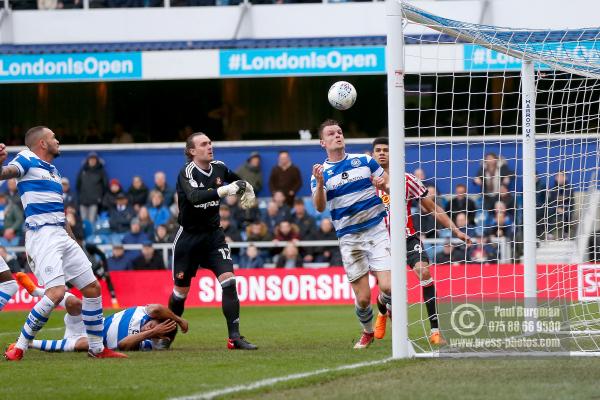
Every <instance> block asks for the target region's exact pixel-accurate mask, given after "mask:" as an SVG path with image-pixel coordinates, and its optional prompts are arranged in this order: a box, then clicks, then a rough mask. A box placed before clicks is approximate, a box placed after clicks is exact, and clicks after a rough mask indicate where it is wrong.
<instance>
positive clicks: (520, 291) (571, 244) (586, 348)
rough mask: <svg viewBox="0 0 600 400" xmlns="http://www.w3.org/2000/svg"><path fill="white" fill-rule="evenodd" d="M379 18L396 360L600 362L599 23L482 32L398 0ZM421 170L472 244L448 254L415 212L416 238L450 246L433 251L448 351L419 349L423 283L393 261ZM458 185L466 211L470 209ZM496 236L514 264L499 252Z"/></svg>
mask: <svg viewBox="0 0 600 400" xmlns="http://www.w3.org/2000/svg"><path fill="white" fill-rule="evenodd" d="M386 10H387V11H386V12H387V47H386V68H387V90H388V120H389V123H388V132H389V144H390V154H391V157H390V177H391V179H390V194H391V196H390V197H391V207H390V212H391V242H392V246H391V247H392V302H393V304H394V313H393V319H392V356H393V357H394V358H408V357H437V356H449V357H464V356H506V355H530V356H535V355H542V356H543V355H586V356H598V355H600V265H599V266H598V267H596V266H595V263H594V262H595V261H599V262H600V225H598V224H597V221H598V220H599V218H598V211H599V210H598V208H599V204H600V194H599V192H598V178H599V176H598V169H599V168H600V155H599V153H600V28H589V29H578V30H565V31H541V30H527V29H522V28H502V27H495V26H487V25H479V24H472V23H466V22H461V21H456V20H451V19H447V18H444V17H442V16H438V15H434V14H431V13H429V12H427V11H425V10H422V9H419V8H418V7H415V6H413V5H411V4H410V3H408V2H405V1H401V0H387V8H386ZM407 137H410V138H411V140H410V141H409V142H408V141H407V140H406V138H407ZM415 138H416V140H413V139H415ZM415 169H420V170H421V171H425V172H426V175H427V183H426V184H427V185H429V186H433V188H430V194H431V196H432V198H434V199H435V201H436V203H439V204H440V206H442V208H444V207H446V209H447V210H448V209H449V210H450V211H449V214H450V213H452V214H451V215H452V219H453V220H454V219H455V217H456V218H457V220H460V221H461V222H460V223H461V229H464V231H465V232H468V233H469V234H470V235H471V236H473V237H474V239H475V240H474V243H475V244H474V245H473V246H461V245H457V244H456V243H455V241H456V240H455V239H452V238H451V235H448V232H444V229H442V228H443V227H440V226H439V225H438V223H437V222H435V217H432V216H431V215H429V216H428V215H424V214H423V211H422V210H421V209H419V208H418V206H417V207H415V206H414V204H413V208H412V210H413V211H412V212H413V215H412V217H408V218H412V219H413V221H414V222H415V224H416V225H417V226H418V227H419V228H420V233H421V235H422V236H425V235H426V236H427V237H428V238H433V237H435V238H440V237H441V238H446V239H447V243H446V244H445V245H444V246H441V247H437V248H433V249H431V248H429V249H428V256H429V259H430V260H431V261H432V264H435V266H432V268H431V270H432V275H433V277H434V281H435V285H436V293H437V294H436V296H437V298H436V300H437V302H438V308H437V314H438V316H439V323H440V331H441V332H442V333H443V334H444V336H448V337H447V338H446V340H447V341H448V343H447V344H446V345H442V346H438V345H434V344H431V343H429V341H428V340H427V339H428V335H429V329H430V326H429V325H430V321H431V315H430V313H429V310H427V311H426V310H425V307H424V306H423V305H422V302H423V298H421V297H420V296H421V293H420V291H421V289H420V286H419V281H418V279H416V278H414V277H413V276H412V273H408V274H407V273H405V270H404V268H399V266H404V265H407V251H409V250H410V249H407V243H406V232H405V229H404V226H405V225H406V221H407V209H406V203H405V201H404V199H405V198H406V186H405V185H406V181H405V172H413V171H414V170H415ZM496 171H497V172H496ZM459 186H462V190H466V194H465V196H466V198H468V199H469V200H470V201H471V203H472V204H475V207H474V208H472V209H468V210H467V209H465V212H464V213H462V212H458V211H456V209H454V208H453V205H455V204H458V201H456V200H453V199H454V197H453V196H454V192H455V190H456V191H457V193H458V192H459V188H458V187H459ZM458 197H460V195H459V196H458ZM461 199H462V197H461ZM453 201H456V203H453ZM461 201H462V200H461ZM466 203H467V204H471V203H469V202H468V201H467V202H466ZM499 203H501V204H499ZM461 204H462V203H461ZM507 204H510V206H508V205H507ZM469 207H471V206H469ZM458 214H464V216H460V217H459V216H458ZM463 219H464V220H465V221H466V222H464V225H462V224H463ZM430 221H434V222H433V225H431V224H432V222H430ZM455 222H456V221H455ZM457 224H458V222H457ZM596 231H599V233H598V235H596V233H595V232H596ZM596 236H598V240H596ZM498 238H500V239H501V240H502V241H504V242H505V243H509V244H510V247H511V250H512V253H511V254H512V257H513V259H512V260H511V261H512V262H511V263H506V262H503V260H498V258H494V256H493V255H492V254H493V246H494V243H495V240H496V239H498ZM596 242H597V244H598V248H599V250H598V253H599V254H598V259H597V260H596V258H595V257H596V250H595V246H596ZM588 250H589V251H588ZM438 255H439V257H440V258H439V259H440V260H441V259H444V260H446V261H444V262H443V263H436V262H435V260H437V259H438ZM452 255H455V257H454V258H452V257H453V256H452ZM501 261H502V262H501ZM413 278H414V279H413ZM421 283H423V282H421ZM423 293H424V292H423ZM423 296H424V295H423ZM465 304H466V305H465ZM463 307H466V308H468V309H469V310H470V311H469V313H467V314H464V315H463V314H460V312H459V311H457V310H458V309H462V310H464V309H466V308H463ZM510 310H519V311H518V313H521V314H520V315H510V313H511V311H510ZM428 313H429V315H428ZM457 318H458V319H457ZM459 319H460V321H459ZM457 321H459V322H460V323H459V322H457ZM480 323H481V327H480V326H479V324H480ZM460 324H463V325H461V326H463V327H467V326H469V327H472V326H474V327H475V328H477V327H479V330H478V331H477V332H476V333H472V332H467V330H461V329H460V327H457V326H456V325H460ZM450 325H451V326H450Z"/></svg>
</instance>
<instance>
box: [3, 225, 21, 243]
mask: <svg viewBox="0 0 600 400" xmlns="http://www.w3.org/2000/svg"><path fill="white" fill-rule="evenodd" d="M20 244H21V238H20V237H19V236H17V235H16V234H15V231H14V229H5V230H4V233H3V234H2V237H0V246H4V247H15V246H18V245H20Z"/></svg>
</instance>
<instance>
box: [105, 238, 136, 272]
mask: <svg viewBox="0 0 600 400" xmlns="http://www.w3.org/2000/svg"><path fill="white" fill-rule="evenodd" d="M106 263H107V265H108V271H109V272H110V271H127V270H130V269H131V260H130V259H129V258H127V257H126V256H125V249H124V248H123V245H122V244H120V243H117V244H114V245H113V247H112V256H110V257H108V259H107V260H106Z"/></svg>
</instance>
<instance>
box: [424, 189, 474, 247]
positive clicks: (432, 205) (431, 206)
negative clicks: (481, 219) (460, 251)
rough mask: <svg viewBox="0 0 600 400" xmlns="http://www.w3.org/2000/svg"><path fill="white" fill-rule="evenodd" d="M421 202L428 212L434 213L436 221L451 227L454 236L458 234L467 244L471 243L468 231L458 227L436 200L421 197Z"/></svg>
mask: <svg viewBox="0 0 600 400" xmlns="http://www.w3.org/2000/svg"><path fill="white" fill-rule="evenodd" d="M420 203H421V207H422V208H423V210H425V211H426V212H428V213H433V215H434V217H435V219H436V221H437V222H439V223H440V224H442V225H443V226H445V227H446V228H448V229H450V230H451V231H452V234H453V235H454V236H456V237H457V238H459V239H460V240H462V241H464V242H465V243H467V244H471V238H470V237H469V236H468V235H467V234H466V233H464V232H463V231H461V230H460V229H458V227H457V226H456V225H454V222H452V220H451V219H450V217H448V214H446V211H444V209H443V208H442V207H440V206H439V205H437V203H436V202H435V201H433V200H432V199H430V198H427V197H421V202H420Z"/></svg>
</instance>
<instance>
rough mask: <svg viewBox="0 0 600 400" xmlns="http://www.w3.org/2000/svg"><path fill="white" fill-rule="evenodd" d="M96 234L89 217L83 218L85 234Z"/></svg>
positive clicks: (86, 235)
mask: <svg viewBox="0 0 600 400" xmlns="http://www.w3.org/2000/svg"><path fill="white" fill-rule="evenodd" d="M93 234H94V226H93V225H92V223H91V222H90V221H88V220H87V219H84V220H83V236H84V237H88V236H91V235H93Z"/></svg>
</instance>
